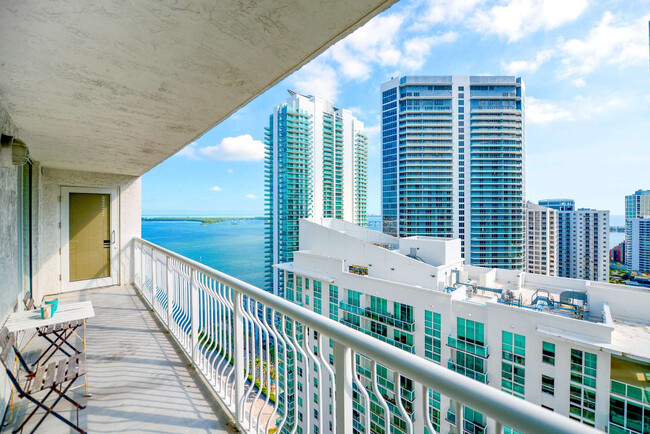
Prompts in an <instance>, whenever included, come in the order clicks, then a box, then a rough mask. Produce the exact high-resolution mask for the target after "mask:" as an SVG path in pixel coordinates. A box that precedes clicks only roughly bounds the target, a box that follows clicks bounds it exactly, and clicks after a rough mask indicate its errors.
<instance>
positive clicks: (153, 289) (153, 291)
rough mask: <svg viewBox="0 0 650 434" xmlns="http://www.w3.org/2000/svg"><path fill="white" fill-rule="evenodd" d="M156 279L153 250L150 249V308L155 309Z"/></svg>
mask: <svg viewBox="0 0 650 434" xmlns="http://www.w3.org/2000/svg"><path fill="white" fill-rule="evenodd" d="M157 280H158V279H156V260H155V258H154V250H153V249H151V299H150V300H149V301H150V302H151V306H152V307H153V308H154V310H155V309H156V306H155V304H154V303H155V300H156V285H157V284H158V282H157Z"/></svg>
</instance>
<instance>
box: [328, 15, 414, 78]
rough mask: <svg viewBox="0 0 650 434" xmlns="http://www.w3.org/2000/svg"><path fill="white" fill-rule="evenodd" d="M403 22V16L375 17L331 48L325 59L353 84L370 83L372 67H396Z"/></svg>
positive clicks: (399, 56)
mask: <svg viewBox="0 0 650 434" xmlns="http://www.w3.org/2000/svg"><path fill="white" fill-rule="evenodd" d="M404 18H405V17H404V15H402V14H390V15H380V16H378V17H375V18H373V19H372V20H370V21H368V23H366V24H365V25H363V26H362V27H360V28H358V29H357V30H355V31H354V32H353V33H352V34H351V35H350V36H348V37H346V38H345V39H343V40H342V41H339V42H338V43H337V44H336V45H334V46H333V47H332V48H330V49H329V50H328V51H327V56H326V57H328V58H329V59H331V60H333V61H334V62H335V63H337V64H338V67H339V69H340V71H341V72H342V73H343V74H344V75H345V76H346V77H348V78H350V79H353V80H366V79H368V78H369V77H370V74H371V72H372V67H371V65H372V63H378V64H379V65H382V66H394V65H397V64H398V63H399V60H400V58H401V53H400V50H399V48H398V47H397V46H396V43H397V38H398V36H399V34H398V31H399V30H400V28H401V27H402V24H403V22H404Z"/></svg>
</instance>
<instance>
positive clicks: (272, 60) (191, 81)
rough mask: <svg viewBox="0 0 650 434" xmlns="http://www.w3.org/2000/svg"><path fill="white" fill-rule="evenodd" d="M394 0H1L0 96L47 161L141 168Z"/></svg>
mask: <svg viewBox="0 0 650 434" xmlns="http://www.w3.org/2000/svg"><path fill="white" fill-rule="evenodd" d="M394 1H395V0H327V1H322V0H321V1H315V0H298V1H297V0H239V1H237V0H206V1H198V0H197V1H189V0H185V1H183V0H177V1H174V0H138V1H130V2H129V1H123V0H92V1H91V0H87V1H75V0H67V1H64V0H59V1H52V2H47V1H36V0H2V1H1V2H0V103H2V104H4V105H5V107H6V108H7V110H8V112H9V114H10V115H11V117H12V119H13V121H14V123H15V124H16V126H17V128H18V137H19V138H20V139H21V140H23V141H25V142H26V143H27V144H28V146H29V148H30V151H31V154H32V157H33V159H34V160H37V161H40V162H42V163H43V165H44V166H47V167H55V168H62V169H75V170H87V171H98V172H108V173H119V174H127V175H141V174H143V173H145V172H146V171H148V170H149V169H151V168H152V167H154V166H155V165H157V164H158V163H160V162H161V161H163V160H165V159H166V158H168V157H169V156H171V155H173V154H174V153H176V152H177V151H178V150H180V149H181V148H182V147H183V146H185V145H187V144H188V143H190V142H192V141H193V140H194V139H196V138H197V137H199V136H201V135H202V134H203V133H204V132H206V131H207V130H209V129H210V128H212V127H213V126H215V125H216V124H218V123H219V122H221V121H222V120H224V119H225V118H226V117H228V116H229V115H230V114H231V113H233V112H234V111H235V110H237V109H238V108H239V107H241V106H242V105H244V104H246V103H247V102H248V101H250V100H251V99H252V98H254V97H256V96H257V95H259V94H260V93H262V92H264V91H265V90H266V89H268V88H269V87H270V86H272V85H274V84H275V83H277V82H278V81H280V80H281V79H282V78H284V77H286V76H287V75H288V74H290V73H291V72H293V71H294V70H296V69H297V68H299V67H300V66H302V65H303V64H305V63H306V62H307V61H309V60H310V59H311V58H313V57H314V56H316V55H317V54H319V53H320V52H322V51H323V50H324V49H326V48H327V47H328V46H329V45H331V44H332V43H334V42H336V41H337V40H338V39H340V38H342V37H344V36H345V35H347V34H348V33H350V32H351V31H353V30H354V29H355V28H357V27H358V26H360V25H362V24H364V23H365V22H366V21H368V20H369V19H370V18H372V17H373V16H374V15H376V14H377V13H379V12H381V11H382V10H384V9H386V8H387V7H389V6H390V5H391V4H392V3H393V2H394Z"/></svg>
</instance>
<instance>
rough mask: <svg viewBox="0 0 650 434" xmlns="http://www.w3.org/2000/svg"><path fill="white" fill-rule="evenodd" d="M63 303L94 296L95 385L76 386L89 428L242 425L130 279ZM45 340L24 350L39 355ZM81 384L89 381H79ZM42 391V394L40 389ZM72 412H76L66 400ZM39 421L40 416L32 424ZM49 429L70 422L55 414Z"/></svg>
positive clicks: (19, 412)
mask: <svg viewBox="0 0 650 434" xmlns="http://www.w3.org/2000/svg"><path fill="white" fill-rule="evenodd" d="M58 298H59V302H60V303H69V302H75V301H83V300H90V301H92V303H93V307H94V309H95V315H96V316H95V317H94V318H91V319H89V320H88V322H87V336H88V338H87V350H86V351H87V353H86V354H87V360H88V372H89V373H88V391H89V392H90V393H91V394H92V396H91V397H89V398H86V397H85V395H84V393H83V387H82V388H79V389H77V390H75V391H74V392H73V394H74V399H76V400H78V402H80V403H83V404H86V405H87V408H86V409H85V410H81V411H80V412H79V425H80V426H81V427H82V428H83V429H85V430H87V431H88V432H106V433H108V432H150V433H154V432H155V433H159V432H235V431H234V430H233V429H232V426H231V425H230V424H229V421H230V418H229V417H228V415H227V414H226V413H225V412H224V411H223V410H221V408H220V407H219V406H218V405H217V404H216V402H215V400H214V398H213V397H212V396H211V394H210V392H209V391H208V390H207V388H206V387H205V385H204V383H202V382H201V380H200V379H199V377H198V374H197V373H196V372H195V371H194V370H193V369H191V368H190V367H189V359H187V358H186V357H185V356H184V355H182V354H181V353H180V351H179V350H178V348H177V347H176V345H175V344H174V343H173V341H172V339H171V337H170V336H169V335H168V334H166V332H165V331H164V330H163V329H162V328H161V327H160V326H159V324H158V323H157V321H156V320H155V319H154V315H153V313H151V312H150V311H149V310H148V309H147V308H146V306H145V304H144V303H143V302H142V300H141V299H140V297H139V296H138V295H137V293H136V291H135V290H134V289H133V288H132V287H131V286H113V287H108V288H100V289H94V290H86V291H79V292H73V293H68V294H63V295H60V296H59V297H58ZM43 342H44V340H42V339H40V340H39V339H37V338H35V339H34V340H33V341H32V342H31V343H30V344H29V346H28V347H27V349H26V350H25V352H26V354H27V356H28V357H29V356H31V357H33V356H34V355H36V354H38V353H39V352H40V351H41V350H42V348H43V347H44V344H43ZM77 384H82V383H81V380H78V383H75V385H77ZM37 396H41V395H40V394H39V395H37ZM21 403H22V406H21V407H20V408H18V409H16V410H14V415H13V420H12V423H11V424H10V426H6V427H4V428H5V429H7V428H11V429H14V428H15V427H17V426H18V425H19V424H20V423H22V421H23V420H24V419H25V417H26V412H31V411H32V409H33V404H31V403H27V401H26V400H22V401H21ZM56 409H57V410H58V411H59V412H60V413H61V414H63V415H64V416H65V417H70V416H72V421H73V422H75V420H76V419H75V418H76V415H75V413H74V412H73V411H72V406H71V405H69V404H67V403H65V402H64V401H62V402H60V403H59V404H58V405H57V407H56ZM39 414H40V415H42V414H43V411H42V410H41V411H39V412H38V413H37V415H36V416H35V417H34V418H32V420H31V421H30V425H28V426H27V427H25V432H29V431H30V430H31V427H33V426H34V424H35V423H36V422H37V421H38V419H40V417H38V415H39ZM32 422H33V423H32ZM39 432H44V433H67V432H70V429H69V427H68V426H67V425H65V424H64V423H63V422H60V421H59V420H57V419H56V418H55V417H53V416H48V418H47V419H45V422H44V423H43V425H41V427H40V428H39Z"/></svg>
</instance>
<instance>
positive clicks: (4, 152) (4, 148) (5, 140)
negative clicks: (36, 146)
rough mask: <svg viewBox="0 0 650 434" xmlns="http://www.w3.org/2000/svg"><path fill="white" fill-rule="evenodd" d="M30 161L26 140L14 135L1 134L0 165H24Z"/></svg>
mask: <svg viewBox="0 0 650 434" xmlns="http://www.w3.org/2000/svg"><path fill="white" fill-rule="evenodd" d="M28 161H29V149H28V148H27V145H26V144H25V142H23V141H22V140H20V139H17V138H15V137H12V136H5V135H4V134H3V135H2V136H0V166H2V167H11V166H23V165H24V164H25V163H27V162H28Z"/></svg>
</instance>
